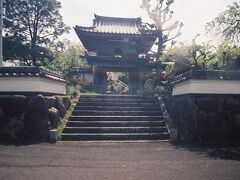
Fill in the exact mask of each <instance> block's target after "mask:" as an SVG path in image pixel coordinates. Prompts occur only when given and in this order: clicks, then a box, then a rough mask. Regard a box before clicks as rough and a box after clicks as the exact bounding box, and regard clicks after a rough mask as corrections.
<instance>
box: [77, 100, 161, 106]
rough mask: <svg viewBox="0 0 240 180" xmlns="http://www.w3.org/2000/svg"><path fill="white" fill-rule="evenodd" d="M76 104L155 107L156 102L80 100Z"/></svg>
mask: <svg viewBox="0 0 240 180" xmlns="http://www.w3.org/2000/svg"><path fill="white" fill-rule="evenodd" d="M77 106H125V107H156V106H158V104H156V103H154V102H149V103H138V102H81V101H79V102H78V103H77Z"/></svg>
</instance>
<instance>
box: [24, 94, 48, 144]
mask: <svg viewBox="0 0 240 180" xmlns="http://www.w3.org/2000/svg"><path fill="white" fill-rule="evenodd" d="M25 129H26V136H27V138H29V139H31V140H47V139H48V136H49V130H50V122H49V110H48V106H47V103H46V101H45V100H44V98H43V96H42V95H37V96H35V97H33V98H32V99H31V100H30V101H29V103H28V105H27V107H26V113H25Z"/></svg>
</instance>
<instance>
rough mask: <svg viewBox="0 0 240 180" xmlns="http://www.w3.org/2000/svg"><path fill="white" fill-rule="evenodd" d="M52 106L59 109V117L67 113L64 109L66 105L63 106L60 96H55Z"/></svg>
mask: <svg viewBox="0 0 240 180" xmlns="http://www.w3.org/2000/svg"><path fill="white" fill-rule="evenodd" d="M54 107H55V108H56V109H57V110H58V111H59V113H60V116H61V118H64V116H65V115H66V113H67V110H66V107H65V106H64V104H63V100H62V98H61V97H60V96H57V97H56V101H55V104H54Z"/></svg>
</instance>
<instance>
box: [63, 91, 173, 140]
mask: <svg viewBox="0 0 240 180" xmlns="http://www.w3.org/2000/svg"><path fill="white" fill-rule="evenodd" d="M168 139H169V133H168V130H167V128H166V124H165V122H164V121H163V117H162V113H161V110H160V107H159V105H158V103H157V101H156V99H155V98H154V97H147V98H143V97H140V96H127V95H95V96H81V98H80V100H79V102H78V103H77V105H76V107H75V109H74V111H73V113H72V116H71V117H70V119H69V121H68V123H67V125H66V127H65V128H64V130H63V133H62V140H63V141H99V140H106V141H107V140H109V141H136V140H162V141H163V140H168Z"/></svg>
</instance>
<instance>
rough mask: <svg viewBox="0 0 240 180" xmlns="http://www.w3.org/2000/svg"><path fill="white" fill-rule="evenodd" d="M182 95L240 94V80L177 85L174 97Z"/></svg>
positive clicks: (181, 83)
mask: <svg viewBox="0 0 240 180" xmlns="http://www.w3.org/2000/svg"><path fill="white" fill-rule="evenodd" d="M182 94H240V80H194V79H190V80H187V81H183V82H180V83H177V84H175V85H174V87H173V92H172V95H173V96H176V95H182Z"/></svg>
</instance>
